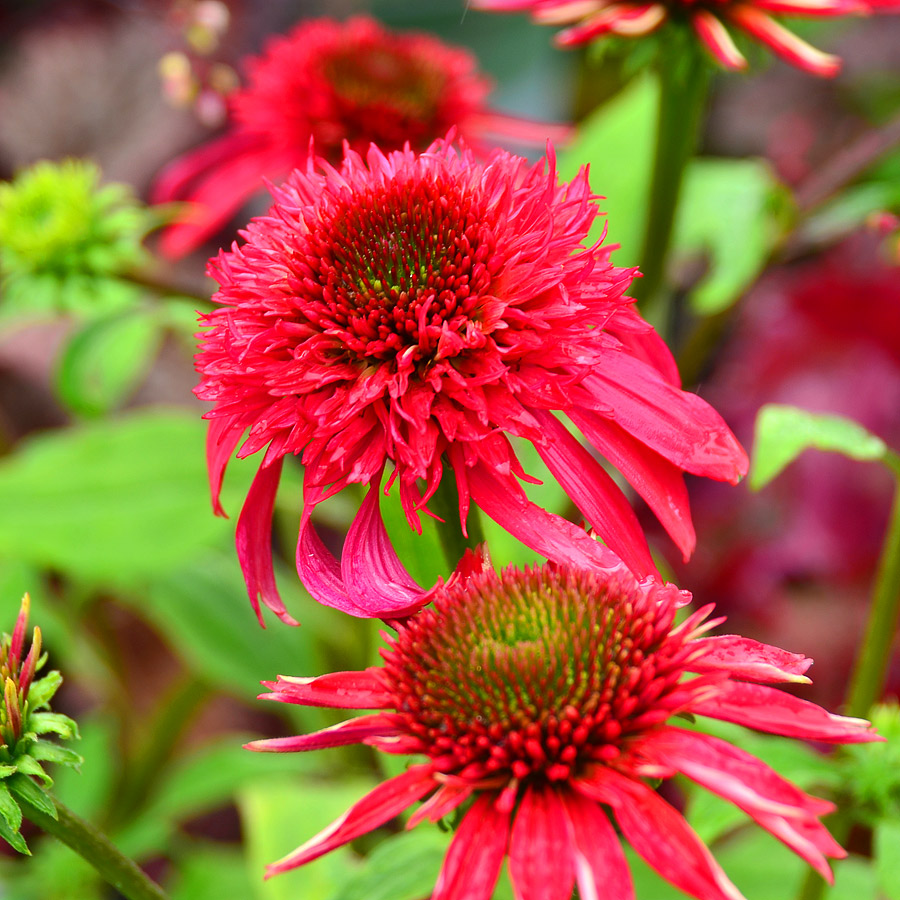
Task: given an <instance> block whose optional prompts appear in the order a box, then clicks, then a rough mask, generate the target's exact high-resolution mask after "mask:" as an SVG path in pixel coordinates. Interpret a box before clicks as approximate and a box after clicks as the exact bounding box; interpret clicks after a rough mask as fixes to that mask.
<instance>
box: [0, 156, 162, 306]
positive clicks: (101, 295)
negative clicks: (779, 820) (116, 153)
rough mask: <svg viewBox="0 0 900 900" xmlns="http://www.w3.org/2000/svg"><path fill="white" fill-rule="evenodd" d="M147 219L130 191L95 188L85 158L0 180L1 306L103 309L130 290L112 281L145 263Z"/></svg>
mask: <svg viewBox="0 0 900 900" xmlns="http://www.w3.org/2000/svg"><path fill="white" fill-rule="evenodd" d="M152 225H153V222H152V220H151V217H150V216H149V215H148V213H147V212H146V211H145V210H144V209H142V208H141V207H140V205H139V204H138V202H137V200H136V198H135V197H134V196H133V194H132V193H131V191H130V189H128V188H127V187H126V186H124V185H121V184H108V185H104V186H102V187H101V186H100V171H99V170H98V169H97V167H96V166H95V165H94V164H93V163H90V162H85V161H83V160H77V159H66V160H63V161H62V162H49V161H46V160H42V161H41V162H38V163H35V164H34V165H33V166H31V167H30V168H28V169H24V170H22V171H21V172H19V173H18V174H17V175H16V177H15V178H14V179H13V180H12V181H8V182H2V183H0V275H2V278H3V303H4V305H6V306H7V307H14V308H15V309H16V311H28V312H35V311H47V310H56V309H62V310H64V311H66V312H70V311H91V312H103V311H106V310H108V309H109V308H110V307H118V306H121V305H125V304H127V303H129V302H130V301H132V300H133V299H134V298H135V291H136V289H135V288H134V287H133V286H131V285H128V284H126V283H124V282H123V281H120V280H118V279H117V277H116V276H117V275H118V274H119V273H121V272H122V271H124V270H126V269H129V268H133V267H135V266H137V265H138V264H140V263H142V262H144V260H145V251H144V249H143V247H142V246H141V241H142V240H143V238H144V235H145V234H146V233H147V232H148V231H149V230H150V228H151V227H152Z"/></svg>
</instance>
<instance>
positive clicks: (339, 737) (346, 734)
mask: <svg viewBox="0 0 900 900" xmlns="http://www.w3.org/2000/svg"><path fill="white" fill-rule="evenodd" d="M399 733H400V729H398V727H397V723H396V721H395V720H394V719H392V718H391V717H389V716H383V715H374V716H358V717H357V718H355V719H348V720H347V721H346V722H339V723H338V724H337V725H332V726H331V727H330V728H323V729H322V730H320V731H314V732H312V733H311V734H298V735H291V736H290V737H280V738H268V739H266V740H261V741H250V742H249V743H247V744H244V749H245V750H258V751H262V752H267V753H290V752H295V751H300V750H322V749H324V748H325V747H344V746H346V745H347V744H360V743H362V742H363V741H364V740H365V739H366V738H370V737H389V736H390V735H394V734H399Z"/></svg>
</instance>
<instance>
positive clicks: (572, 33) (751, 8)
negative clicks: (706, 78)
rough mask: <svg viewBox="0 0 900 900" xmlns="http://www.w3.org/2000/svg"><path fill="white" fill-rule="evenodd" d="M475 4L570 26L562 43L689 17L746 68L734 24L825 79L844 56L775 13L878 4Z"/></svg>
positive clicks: (730, 0)
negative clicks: (820, 45)
mask: <svg viewBox="0 0 900 900" xmlns="http://www.w3.org/2000/svg"><path fill="white" fill-rule="evenodd" d="M875 2H878V0H875ZM882 2H883V0H882ZM471 4H472V6H474V7H476V8H477V9H485V10H491V11H495V12H525V11H527V12H530V13H531V14H532V16H533V17H534V19H535V20H536V21H537V22H540V23H542V24H545V25H567V26H569V27H568V28H566V29H565V30H563V31H561V32H560V33H559V35H558V37H557V43H558V44H559V45H560V46H564V47H570V46H574V45H576V44H583V43H586V42H587V41H592V40H594V39H595V38H599V37H603V36H604V35H609V34H617V35H623V36H626V37H640V36H642V35H646V34H649V33H650V32H651V31H654V30H655V29H657V28H658V27H659V26H660V25H662V24H663V22H665V21H666V20H667V19H670V18H672V19H674V18H686V19H687V20H688V21H689V22H690V25H691V27H692V28H693V30H694V32H695V33H696V34H697V36H698V37H699V38H700V40H701V41H702V43H703V45H704V46H705V47H706V48H707V49H708V50H709V52H710V53H712V55H713V56H714V57H715V58H716V60H717V61H718V62H719V63H720V64H721V65H723V66H725V67H726V68H728V69H745V68H746V67H747V60H746V59H745V58H744V56H743V54H742V53H741V52H740V50H738V48H737V47H736V46H735V44H734V41H733V40H732V38H731V35H730V34H729V33H728V30H727V29H726V27H725V25H726V24H729V25H734V26H736V27H737V28H738V29H740V30H741V31H743V32H744V33H746V34H748V35H750V36H751V37H753V38H755V39H756V40H758V41H760V42H761V43H763V44H765V45H766V46H767V47H769V49H771V50H772V51H773V52H774V53H775V54H776V55H777V56H780V57H781V58H782V59H784V60H786V61H787V62H789V63H791V64H792V65H795V66H798V67H799V68H801V69H805V70H806V71H807V72H812V73H813V74H814V75H822V76H825V77H826V78H827V77H831V76H833V75H836V74H837V73H838V71H839V70H840V67H841V61H840V59H838V58H837V57H836V56H832V55H831V54H830V53H823V52H822V51H821V50H817V49H816V48H815V47H813V46H811V45H810V44H808V43H807V42H806V41H804V40H803V39H802V38H800V37H798V36H797V35H796V34H794V33H793V32H792V31H789V30H788V29H787V28H785V27H784V26H783V25H781V24H779V23H778V22H777V21H776V20H775V19H774V18H772V14H773V13H774V14H776V15H782V14H783V15H789V16H812V17H816V18H819V17H822V16H843V15H853V14H863V13H866V12H868V11H870V9H871V7H872V6H873V5H874V4H873V3H872V2H866V0H656V2H650V3H648V2H642V0H471Z"/></svg>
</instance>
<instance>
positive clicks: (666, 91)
mask: <svg viewBox="0 0 900 900" xmlns="http://www.w3.org/2000/svg"><path fill="white" fill-rule="evenodd" d="M701 53H702V51H701V50H700V49H699V47H698V46H697V42H696V41H690V42H682V41H673V42H672V46H670V47H668V48H667V50H666V51H665V52H663V53H662V54H661V55H660V61H659V66H658V70H659V115H658V119H657V132H656V155H655V158H654V162H653V177H652V181H651V184H650V202H649V204H648V209H647V221H646V224H645V226H644V242H643V246H642V248H641V256H640V259H639V263H640V267H641V272H642V274H643V277H642V278H639V279H637V280H636V281H635V283H634V285H633V286H632V289H631V295H632V296H633V297H634V298H635V299H636V300H638V301H639V303H640V307H641V313H642V315H643V316H644V318H646V319H649V320H650V321H651V322H653V323H654V324H655V325H656V326H657V328H658V329H659V330H660V331H661V332H665V331H666V328H667V325H668V323H667V322H666V319H667V318H668V310H667V309H666V306H667V304H665V303H664V302H663V298H664V291H663V282H664V279H665V274H666V262H667V260H668V256H669V246H670V244H671V239H672V228H673V226H674V223H675V214H676V212H677V209H678V199H679V196H680V194H681V185H682V181H683V180H684V171H685V168H686V167H687V164H688V162H689V160H690V158H691V156H692V155H693V153H694V150H695V148H696V145H697V137H698V134H699V131H700V125H701V122H702V119H703V110H704V106H705V101H706V96H707V89H708V86H709V63H708V62H707V61H706V59H705V58H704V57H703V56H702V55H701Z"/></svg>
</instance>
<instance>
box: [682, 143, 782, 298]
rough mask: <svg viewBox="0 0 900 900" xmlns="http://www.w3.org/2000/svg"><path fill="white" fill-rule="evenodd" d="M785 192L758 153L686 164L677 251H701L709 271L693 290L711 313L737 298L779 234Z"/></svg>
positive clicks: (766, 257) (694, 252)
mask: <svg viewBox="0 0 900 900" xmlns="http://www.w3.org/2000/svg"><path fill="white" fill-rule="evenodd" d="M786 202H787V194H786V192H785V191H784V189H783V188H782V187H781V186H780V185H779V183H778V182H777V180H776V179H775V176H774V175H773V174H772V171H771V169H770V167H769V166H768V164H767V163H765V162H764V161H763V160H758V159H698V160H694V161H693V162H692V163H691V165H690V166H689V167H688V170H687V172H686V176H685V182H684V189H683V193H682V200H681V203H680V204H679V210H678V219H677V222H676V226H675V231H674V233H675V235H676V243H675V248H674V249H675V254H676V257H678V256H680V257H684V256H685V255H695V254H697V252H698V251H699V252H702V253H704V254H706V255H707V256H708V261H709V268H708V271H707V273H706V275H705V276H704V277H703V278H702V279H701V281H700V282H699V284H697V285H696V287H695V288H694V290H693V291H692V293H691V301H692V303H693V307H694V310H695V312H697V313H699V314H701V315H711V314H713V313H717V312H721V311H722V310H725V309H727V308H728V307H729V306H731V304H732V303H734V302H735V300H737V299H738V298H739V297H740V295H741V294H742V293H743V291H744V290H745V289H746V288H747V287H748V285H749V284H750V283H751V282H752V281H754V280H755V279H756V277H757V275H758V274H759V273H760V271H761V270H762V268H763V266H764V265H765V263H766V260H767V259H768V257H769V254H770V252H771V250H772V247H773V246H774V243H775V241H776V239H777V238H778V237H779V235H780V233H781V231H782V227H781V223H780V217H783V213H784V210H785V207H786Z"/></svg>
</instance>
